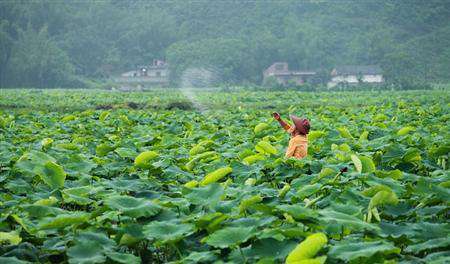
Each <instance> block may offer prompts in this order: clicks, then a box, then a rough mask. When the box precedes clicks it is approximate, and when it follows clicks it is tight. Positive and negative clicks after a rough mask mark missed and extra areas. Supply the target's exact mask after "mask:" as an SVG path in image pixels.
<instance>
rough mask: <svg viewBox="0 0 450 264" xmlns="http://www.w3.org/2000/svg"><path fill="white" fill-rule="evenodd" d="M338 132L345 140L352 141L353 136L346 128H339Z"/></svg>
mask: <svg viewBox="0 0 450 264" xmlns="http://www.w3.org/2000/svg"><path fill="white" fill-rule="evenodd" d="M337 131H338V132H339V135H340V136H341V137H343V138H349V139H352V138H353V136H352V134H351V133H350V131H348V129H347V128H346V127H339V128H337Z"/></svg>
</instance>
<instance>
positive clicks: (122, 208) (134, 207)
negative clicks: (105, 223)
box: [105, 195, 161, 218]
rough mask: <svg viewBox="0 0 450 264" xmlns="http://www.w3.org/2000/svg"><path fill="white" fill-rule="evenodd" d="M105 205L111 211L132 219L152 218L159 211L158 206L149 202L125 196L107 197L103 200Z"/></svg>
mask: <svg viewBox="0 0 450 264" xmlns="http://www.w3.org/2000/svg"><path fill="white" fill-rule="evenodd" d="M105 204H106V205H107V206H108V207H109V208H111V209H113V210H117V211H119V212H121V213H122V214H124V215H127V216H130V217H134V218H138V217H149V216H154V215H156V214H158V213H159V212H160V211H161V207H160V206H158V205H156V204H154V203H152V202H151V201H149V200H146V199H143V198H135V197H132V196H127V195H115V196H111V197H108V198H106V200H105Z"/></svg>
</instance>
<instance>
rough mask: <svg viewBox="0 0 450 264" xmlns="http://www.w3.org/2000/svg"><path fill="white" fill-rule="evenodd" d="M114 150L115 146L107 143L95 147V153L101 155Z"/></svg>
mask: <svg viewBox="0 0 450 264" xmlns="http://www.w3.org/2000/svg"><path fill="white" fill-rule="evenodd" d="M112 150H114V147H112V146H110V145H108V144H106V143H102V144H99V145H97V146H96V147H95V153H96V154H97V156H100V157H103V156H106V155H107V154H108V153H109V152H111V151H112Z"/></svg>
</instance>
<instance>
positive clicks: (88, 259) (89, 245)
mask: <svg viewBox="0 0 450 264" xmlns="http://www.w3.org/2000/svg"><path fill="white" fill-rule="evenodd" d="M67 256H68V257H69V263H71V264H72V263H73V264H91V263H103V262H105V261H106V256H105V255H104V254H103V248H102V246H101V245H100V244H99V243H98V242H96V241H84V242H83V243H77V244H76V245H75V246H73V247H70V248H69V249H67Z"/></svg>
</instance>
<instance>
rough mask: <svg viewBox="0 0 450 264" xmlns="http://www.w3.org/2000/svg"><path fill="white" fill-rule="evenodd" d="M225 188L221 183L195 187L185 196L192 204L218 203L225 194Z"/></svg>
mask: <svg viewBox="0 0 450 264" xmlns="http://www.w3.org/2000/svg"><path fill="white" fill-rule="evenodd" d="M223 193H224V189H223V187H222V186H221V185H220V184H219V183H212V184H209V185H207V186H205V187H198V188H195V189H193V190H192V191H191V192H190V193H188V194H187V195H186V196H185V197H186V199H188V201H189V202H190V203H192V204H196V205H206V204H214V203H216V202H217V201H218V200H219V199H220V197H221V196H222V195H223Z"/></svg>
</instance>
